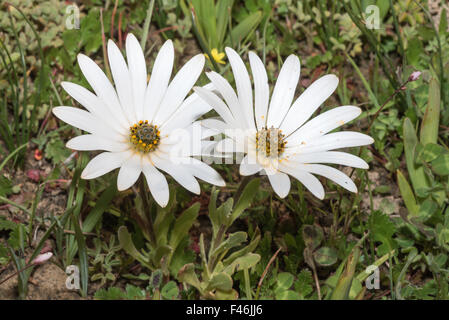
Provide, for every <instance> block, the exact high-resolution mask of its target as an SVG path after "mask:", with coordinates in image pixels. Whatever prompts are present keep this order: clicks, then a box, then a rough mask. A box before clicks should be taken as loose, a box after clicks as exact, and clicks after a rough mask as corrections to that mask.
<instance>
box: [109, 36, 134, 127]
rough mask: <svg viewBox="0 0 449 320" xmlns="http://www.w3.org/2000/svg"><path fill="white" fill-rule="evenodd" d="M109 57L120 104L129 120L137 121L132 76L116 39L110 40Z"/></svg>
mask: <svg viewBox="0 0 449 320" xmlns="http://www.w3.org/2000/svg"><path fill="white" fill-rule="evenodd" d="M108 57H109V65H110V67H111V73H112V78H113V79H114V83H115V89H116V90H117V95H118V98H119V100H120V105H121V106H122V109H123V111H124V113H125V115H126V117H127V119H128V120H129V122H130V123H131V124H132V123H136V122H137V118H136V112H135V110H134V97H133V90H132V87H131V76H130V73H129V71H128V66H127V65H126V62H125V59H124V58H123V56H122V53H121V52H120V49H119V48H118V47H117V45H116V44H115V43H114V41H112V40H109V41H108Z"/></svg>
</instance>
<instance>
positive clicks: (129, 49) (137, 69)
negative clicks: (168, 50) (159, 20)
mask: <svg viewBox="0 0 449 320" xmlns="http://www.w3.org/2000/svg"><path fill="white" fill-rule="evenodd" d="M126 59H127V60H128V69H129V74H130V76H131V84H132V91H133V97H134V109H135V112H136V117H137V120H143V108H144V101H145V91H146V89H147V66H146V63H145V57H144V55H143V51H142V47H141V46H140V44H139V41H137V39H136V37H135V36H134V35H133V34H132V33H128V35H127V36H126Z"/></svg>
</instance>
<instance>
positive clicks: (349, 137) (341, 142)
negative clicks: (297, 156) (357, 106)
mask: <svg viewBox="0 0 449 320" xmlns="http://www.w3.org/2000/svg"><path fill="white" fill-rule="evenodd" d="M373 142H374V139H373V138H371V137H370V136H368V135H366V134H363V133H360V132H353V131H341V132H335V133H328V134H326V135H324V136H322V137H320V138H318V139H315V140H314V141H312V142H309V143H307V142H304V141H301V140H298V141H292V140H288V145H289V146H291V148H290V147H289V148H288V149H292V150H289V151H288V152H294V153H313V152H321V151H328V150H335V149H339V148H349V147H359V146H366V145H369V144H371V143H373Z"/></svg>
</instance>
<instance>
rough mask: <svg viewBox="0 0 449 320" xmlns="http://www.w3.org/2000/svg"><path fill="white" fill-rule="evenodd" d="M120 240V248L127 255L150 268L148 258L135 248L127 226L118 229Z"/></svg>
mask: <svg viewBox="0 0 449 320" xmlns="http://www.w3.org/2000/svg"><path fill="white" fill-rule="evenodd" d="M118 240H119V242H120V246H121V247H122V249H123V250H125V252H126V253H127V254H129V255H130V256H131V257H133V258H134V259H136V260H137V261H139V262H140V263H142V264H143V265H144V266H146V267H150V266H149V264H148V262H147V259H146V257H145V256H144V255H142V254H141V253H140V252H139V251H137V249H136V247H135V246H134V242H133V239H132V237H131V234H130V233H129V232H128V229H127V228H126V227H125V226H121V227H120V228H119V229H118Z"/></svg>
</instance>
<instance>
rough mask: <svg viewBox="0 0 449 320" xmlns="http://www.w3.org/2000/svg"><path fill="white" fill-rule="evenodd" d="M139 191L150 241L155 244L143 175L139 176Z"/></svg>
mask: <svg viewBox="0 0 449 320" xmlns="http://www.w3.org/2000/svg"><path fill="white" fill-rule="evenodd" d="M139 193H140V197H141V198H142V205H143V211H144V213H145V214H146V216H147V221H148V234H149V236H150V241H151V243H152V244H153V245H154V246H156V244H157V243H156V234H155V233H154V225H153V218H152V217H151V206H150V202H149V201H148V196H147V193H146V192H145V179H144V177H143V176H140V178H139Z"/></svg>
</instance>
